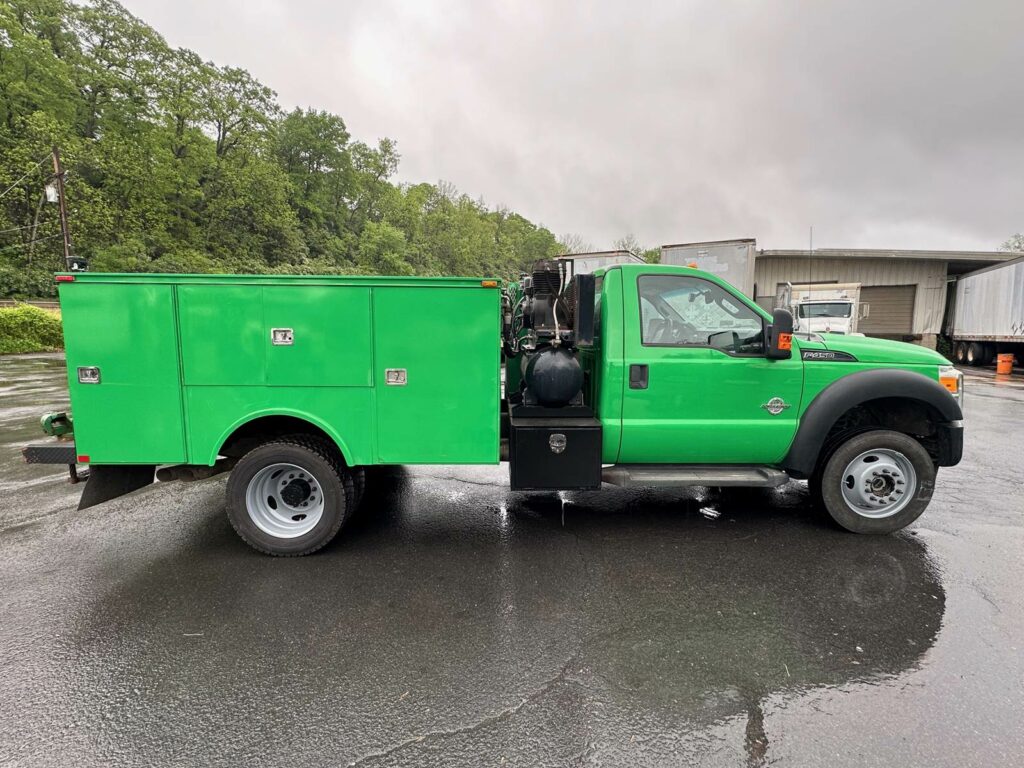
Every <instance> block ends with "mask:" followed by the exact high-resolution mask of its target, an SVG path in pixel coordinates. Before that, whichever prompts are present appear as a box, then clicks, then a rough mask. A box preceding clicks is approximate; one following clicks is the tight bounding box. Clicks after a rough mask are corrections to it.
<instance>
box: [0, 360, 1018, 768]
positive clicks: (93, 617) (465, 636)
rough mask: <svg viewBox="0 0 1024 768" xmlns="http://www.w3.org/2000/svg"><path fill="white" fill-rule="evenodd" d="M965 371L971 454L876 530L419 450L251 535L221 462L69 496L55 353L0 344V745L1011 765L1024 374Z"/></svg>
mask: <svg viewBox="0 0 1024 768" xmlns="http://www.w3.org/2000/svg"><path fill="white" fill-rule="evenodd" d="M968 386H969V389H968V395H967V400H966V405H965V411H966V417H967V425H968V431H967V447H966V451H967V452H966V458H965V460H964V462H963V463H962V464H961V465H960V466H958V467H956V468H952V469H945V470H942V471H940V474H939V481H938V490H937V493H936V496H935V499H934V501H933V502H932V505H931V507H930V508H929V510H928V511H927V512H926V513H925V515H924V516H923V517H922V518H921V519H920V520H919V521H918V523H917V524H915V525H914V526H913V527H912V528H911V529H909V530H908V531H905V532H903V533H901V534H898V535H895V536H887V537H858V536H854V535H852V534H846V533H843V532H841V531H838V530H836V529H834V528H833V527H832V526H831V525H830V524H829V523H828V522H827V521H826V520H823V519H822V518H821V517H819V516H818V515H817V514H815V513H814V512H813V511H811V510H810V509H809V507H808V503H807V497H806V489H805V487H804V486H803V485H802V484H800V483H792V484H790V485H789V486H786V487H784V488H783V489H781V490H779V491H775V492H763V491H740V490H737V491H733V492H729V493H723V492H714V491H697V490H694V491H692V492H682V491H657V492H653V491H626V490H621V489H609V490H605V491H601V492H594V493H580V494H562V495H561V496H557V495H543V494H536V495H528V494H517V493H511V492H510V491H509V490H508V488H507V482H506V471H507V469H506V467H504V466H503V467H500V468H490V467H488V468H458V467H417V468H407V469H397V470H393V471H388V472H379V473H377V474H376V475H375V476H373V477H372V479H371V485H370V492H369V496H368V498H367V500H366V502H365V507H364V509H363V510H362V511H361V514H360V516H359V518H358V519H357V520H356V521H355V522H354V523H353V524H351V525H350V527H348V528H346V529H345V530H344V531H343V532H342V534H341V536H340V537H339V538H338V539H337V540H336V541H335V542H334V543H333V544H332V545H330V546H329V547H328V548H327V549H325V550H324V551H323V552H322V553H320V554H317V555H314V556H312V557H307V558H302V559H273V558H268V557H265V556H261V555H258V554H256V553H254V552H252V551H250V550H249V549H248V548H247V547H246V546H245V545H244V544H243V543H242V542H241V541H240V540H239V539H238V538H237V537H236V536H235V534H234V533H233V531H232V530H231V528H230V526H229V524H228V522H227V519H226V517H225V515H224V499H223V496H224V480H223V478H215V479H212V480H208V481H203V482H199V483H189V484H184V483H172V484H158V485H154V486H151V487H150V488H148V489H145V490H143V491H141V492H138V493H136V494H134V495H132V496H130V497H125V498H122V499H119V500H116V501H113V502H110V503H107V504H104V505H101V506H98V507H94V508H92V509H89V510H87V511H85V512H76V511H75V509H74V505H75V501H76V497H77V493H78V491H77V489H75V488H73V487H71V486H69V485H67V484H66V483H65V482H64V477H63V475H62V473H61V472H59V471H57V470H54V469H53V468H46V467H26V466H23V465H21V464H20V463H19V461H18V451H17V448H18V447H19V446H20V445H21V444H23V443H24V442H26V441H30V440H33V439H35V437H36V434H37V429H38V427H37V420H38V415H39V413H40V411H45V410H47V409H49V408H54V407H63V406H64V405H66V396H65V392H64V370H63V362H62V360H61V358H60V357H59V356H55V355H50V356H46V355H39V356H21V357H9V358H0V765H19V766H20V765H24V766H68V765H76V766H99V765H103V766H107V765H131V766H135V765H196V766H200V765H201V766H219V765H249V766H270V765H303V766H345V765H359V766H366V767H367V768H369V767H370V766H398V765H417V766H418V765H426V766H434V765H436V766H473V767H474V768H476V767H478V766H492V765H493V766H504V765H542V766H560V765H611V766H620V765H659V766H660V765H664V766H675V765H690V764H699V765H722V766H732V765H750V766H757V765H786V766H788V765H792V766H821V765H828V766H845V765H857V766H861V765H879V766H897V765H898V766H907V765H928V766H932V765H943V766H946V765H948V766H958V767H959V766H1015V765H1019V764H1020V763H1021V751H1022V747H1024V491H1022V489H1021V470H1020V462H1021V459H1022V457H1024V388H1022V387H1021V386H1018V385H1014V384H1003V383H1001V382H994V381H993V380H992V379H980V378H979V379H971V380H970V381H969V382H968Z"/></svg>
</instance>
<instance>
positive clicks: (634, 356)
mask: <svg viewBox="0 0 1024 768" xmlns="http://www.w3.org/2000/svg"><path fill="white" fill-rule="evenodd" d="M57 280H58V282H59V283H60V299H61V309H62V313H63V320H64V334H65V346H66V351H67V369H68V384H69V389H70V396H71V405H72V414H71V416H72V417H73V422H71V420H70V419H64V420H61V419H57V423H59V424H64V425H66V426H67V425H69V424H73V426H72V427H71V429H73V434H72V435H70V436H69V435H63V436H62V438H61V439H62V441H63V442H61V443H58V444H57V446H58V447H57V448H55V447H54V446H53V445H47V446H29V447H27V448H26V449H25V455H26V458H27V460H29V461H48V462H52V463H58V462H59V463H67V464H69V465H71V471H72V475H73V476H75V475H76V474H77V473H76V470H75V465H76V464H88V465H89V470H88V477H89V479H88V482H87V483H86V485H85V491H84V492H83V495H82V502H81V504H80V508H84V507H87V506H91V505H92V504H96V503H99V502H101V501H105V500H107V499H110V498H113V497H115V496H118V495H121V494H123V493H126V492H129V491H131V490H135V489H137V488H139V487H142V486H143V485H146V484H148V483H150V482H152V481H153V480H154V475H155V476H156V478H157V479H160V480H172V479H189V478H194V477H206V476H209V475H211V474H214V473H216V472H218V471H225V470H229V471H230V472H231V475H230V477H229V480H228V484H227V496H228V498H227V511H228V516H229V518H230V520H231V522H232V524H233V525H234V527H235V529H236V530H237V531H238V533H239V534H240V535H241V537H242V538H243V539H244V540H245V541H246V542H248V543H249V544H250V545H252V546H253V547H255V548H256V549H258V550H260V551H263V552H266V553H269V554H274V555H301V554H307V553H309V552H312V551H315V550H317V549H319V548H320V547H322V546H324V545H325V544H326V543H327V542H328V541H330V540H331V539H332V538H333V537H334V536H335V534H337V532H338V531H339V530H340V529H341V527H342V526H343V524H344V523H345V521H346V520H347V519H348V518H349V516H350V515H351V514H352V512H353V511H354V510H355V508H356V507H357V506H358V504H359V502H360V500H361V496H362V492H363V487H364V484H365V469H366V468H367V467H371V466H374V465H387V464H497V463H498V462H500V461H503V460H507V461H508V462H509V471H510V486H511V488H512V489H513V490H584V489H596V488H599V487H600V486H601V484H602V483H609V484H614V485H620V486H688V485H703V486H716V487H717V486H743V485H746V486H769V487H770V486H777V485H781V484H782V483H785V482H787V481H789V480H790V479H791V478H799V479H807V480H808V482H809V485H810V488H811V492H812V494H813V496H814V498H815V499H816V501H817V502H819V503H820V505H821V506H822V507H824V509H826V510H827V511H828V513H829V514H830V515H831V516H832V518H833V519H834V520H835V521H836V522H837V523H838V524H839V525H841V526H843V527H844V528H846V529H848V530H851V531H854V532H858V533H888V532H891V531H895V530H898V529H900V528H902V527H904V526H906V525H907V524H909V523H910V522H912V521H913V520H915V519H916V518H917V517H918V516H919V515H920V514H921V513H922V512H923V511H924V508H925V507H926V506H927V504H928V502H929V500H930V498H931V495H932V491H933V488H934V482H935V477H936V470H937V468H938V467H940V466H952V465H954V464H956V463H957V462H958V461H959V460H960V457H961V453H962V445H963V436H962V432H963V422H962V413H961V408H960V401H961V398H962V391H963V381H962V376H961V375H960V373H959V372H958V371H956V369H955V368H953V367H952V366H951V365H950V364H949V362H948V361H947V360H946V359H945V358H943V357H942V356H941V355H939V354H937V353H935V352H933V351H931V350H927V349H924V348H921V347H917V346H913V345H910V344H902V343H897V342H890V341H883V340H879V339H869V338H865V337H855V336H829V335H823V336H810V337H798V336H795V335H793V333H792V317H791V316H790V315H789V313H788V312H786V311H785V310H776V311H775V312H774V313H768V312H766V311H765V310H763V309H762V308H761V307H759V306H758V305H757V304H755V303H754V302H752V301H751V300H750V299H749V298H747V297H745V296H743V295H742V294H740V293H739V292H738V291H736V290H735V289H734V288H733V287H732V286H730V285H729V284H728V283H726V282H724V281H722V280H721V279H720V278H718V277H716V276H714V275H712V274H709V273H706V272H702V271H700V270H697V269H691V268H687V267H675V266H659V265H643V264H630V265H622V266H616V267H612V268H609V269H606V270H601V271H598V272H596V273H595V274H594V275H569V274H567V265H566V263H565V262H562V261H558V260H553V261H543V262H538V263H537V264H536V265H534V268H533V271H532V272H531V274H529V275H524V276H523V278H522V279H521V280H520V281H519V282H514V283H509V284H507V285H502V284H501V283H500V282H499V281H497V280H489V279H480V278H412V277H360V276H336V277H308V276H301V277H299V276H257V275H122V274H102V273H88V272H86V273H70V274H64V275H58V276H57ZM50 420H51V423H52V422H53V417H52V416H51V417H50ZM64 431H69V430H68V429H67V428H65V429H64ZM71 439H73V441H74V442H73V443H72V442H70V440H71Z"/></svg>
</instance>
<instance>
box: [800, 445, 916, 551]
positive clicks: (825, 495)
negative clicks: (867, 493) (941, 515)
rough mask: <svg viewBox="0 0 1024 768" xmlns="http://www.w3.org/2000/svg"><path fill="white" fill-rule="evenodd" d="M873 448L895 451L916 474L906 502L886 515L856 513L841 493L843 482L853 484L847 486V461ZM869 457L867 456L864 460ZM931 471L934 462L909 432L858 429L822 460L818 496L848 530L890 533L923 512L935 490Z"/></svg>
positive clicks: (835, 518)
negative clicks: (906, 433) (819, 495)
mask: <svg viewBox="0 0 1024 768" xmlns="http://www.w3.org/2000/svg"><path fill="white" fill-rule="evenodd" d="M876 450H877V451H889V452H895V453H896V454H897V455H899V456H901V457H902V458H904V459H906V460H907V461H909V463H910V464H911V465H912V467H913V470H914V474H915V475H916V479H915V489H914V491H913V495H912V497H911V499H910V501H909V502H904V506H903V507H902V508H900V509H899V511H897V512H896V513H894V514H891V515H890V516H889V517H869V516H866V514H865V513H860V512H857V511H856V510H855V509H854V507H853V506H851V504H849V503H848V502H847V500H846V498H845V496H844V495H843V485H844V483H846V484H847V487H848V488H852V487H853V486H851V485H849V483H850V481H851V480H852V479H853V475H852V474H850V475H847V470H848V467H849V466H850V464H851V462H854V460H855V459H857V458H858V457H859V456H861V454H864V453H870V452H871V451H876ZM869 460H871V457H870V456H869V457H868V458H867V459H865V462H867V461H869ZM875 460H877V457H876V459H875ZM858 463H859V462H858ZM879 466H881V465H879ZM935 471H936V470H935V463H934V462H933V461H932V457H931V456H930V455H929V454H928V451H926V450H925V448H924V446H922V445H921V444H920V443H919V442H917V440H915V439H914V438H912V437H910V436H909V435H905V434H903V433H902V432H893V431H890V430H885V429H879V430H874V431H871V432H862V433H861V434H859V435H854V436H853V437H851V438H850V439H849V440H847V441H845V442H844V443H842V444H841V445H840V446H839V447H838V448H837V449H836V450H835V452H834V453H833V454H832V455H831V456H830V457H829V459H828V461H826V462H825V465H824V468H823V469H822V472H821V490H820V494H821V499H822V502H823V503H824V505H825V509H826V510H828V513H829V515H830V516H831V517H832V519H833V520H834V521H835V522H836V523H838V524H839V525H840V526H842V527H843V528H845V529H846V530H848V531H852V532H853V533H870V534H882V533H893V532H894V531H898V530H900V529H901V528H905V527H906V526H908V525H910V523H912V522H914V521H915V520H916V519H917V518H918V517H920V516H921V513H922V512H924V510H925V508H926V507H927V506H928V502H930V501H931V498H932V492H933V491H934V490H935ZM844 475H845V477H844ZM869 479H870V478H869ZM881 495H882V494H879V496H881ZM891 498H893V499H896V498H897V497H895V496H891ZM893 503H894V504H898V503H900V502H899V501H894V502H893Z"/></svg>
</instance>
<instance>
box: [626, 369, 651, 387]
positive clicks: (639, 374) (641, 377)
mask: <svg viewBox="0 0 1024 768" xmlns="http://www.w3.org/2000/svg"><path fill="white" fill-rule="evenodd" d="M629 388H630V389H647V366H646V365H631V366H629Z"/></svg>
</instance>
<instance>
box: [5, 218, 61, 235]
mask: <svg viewBox="0 0 1024 768" xmlns="http://www.w3.org/2000/svg"><path fill="white" fill-rule="evenodd" d="M53 223H54V222H52V221H41V222H40V223H39V224H26V225H25V226H24V227H11V228H10V229H0V235H5V234H7V233H8V232H20V231H21V230H23V229H32V228H33V227H45V226H46V225H47V224H53Z"/></svg>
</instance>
